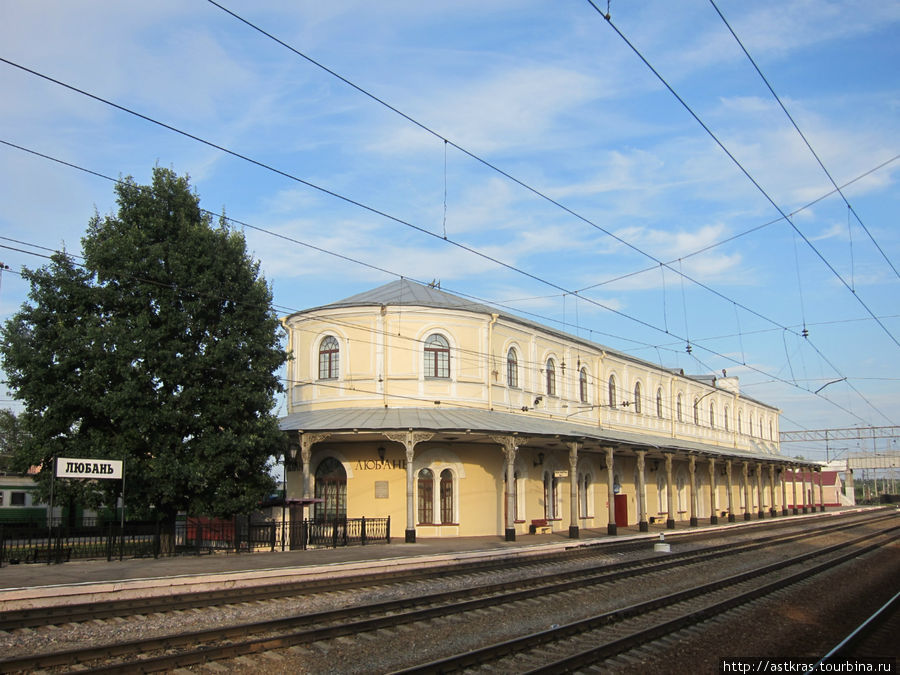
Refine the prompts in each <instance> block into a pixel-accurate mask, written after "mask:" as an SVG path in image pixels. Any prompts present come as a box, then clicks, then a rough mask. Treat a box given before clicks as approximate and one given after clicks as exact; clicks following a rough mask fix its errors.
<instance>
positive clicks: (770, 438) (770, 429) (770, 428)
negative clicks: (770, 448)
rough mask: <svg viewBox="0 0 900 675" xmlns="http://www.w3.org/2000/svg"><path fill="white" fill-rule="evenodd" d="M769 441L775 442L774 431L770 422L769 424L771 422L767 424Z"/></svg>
mask: <svg viewBox="0 0 900 675" xmlns="http://www.w3.org/2000/svg"><path fill="white" fill-rule="evenodd" d="M769 440H770V441H774V440H775V431H774V427H773V426H772V422H771V421H770V422H769Z"/></svg>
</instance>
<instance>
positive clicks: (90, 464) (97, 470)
mask: <svg viewBox="0 0 900 675" xmlns="http://www.w3.org/2000/svg"><path fill="white" fill-rule="evenodd" d="M124 466H125V462H124V461H123V460H121V459H85V458H81V457H57V458H56V467H55V471H54V472H53V478H88V479H94V480H121V481H122V519H121V523H122V525H121V532H120V538H119V560H121V559H122V556H123V553H124V546H125V470H124ZM50 493H51V497H50V510H51V515H52V511H53V497H52V494H53V483H51V484H50ZM48 543H49V542H48Z"/></svg>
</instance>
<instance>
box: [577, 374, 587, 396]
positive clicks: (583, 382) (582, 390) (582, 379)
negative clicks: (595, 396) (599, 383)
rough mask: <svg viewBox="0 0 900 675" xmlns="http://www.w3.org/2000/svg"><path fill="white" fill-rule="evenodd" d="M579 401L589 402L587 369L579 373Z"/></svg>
mask: <svg viewBox="0 0 900 675" xmlns="http://www.w3.org/2000/svg"><path fill="white" fill-rule="evenodd" d="M578 399H579V400H580V401H581V402H582V403H587V402H588V381H587V368H582V369H581V370H580V371H578Z"/></svg>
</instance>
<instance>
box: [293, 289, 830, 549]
mask: <svg viewBox="0 0 900 675" xmlns="http://www.w3.org/2000/svg"><path fill="white" fill-rule="evenodd" d="M282 323H283V325H284V327H285V330H286V331H287V334H288V351H289V354H290V357H291V358H290V360H289V361H288V364H287V391H286V395H287V407H288V410H287V415H286V416H285V417H284V418H282V419H281V428H282V430H283V431H284V432H285V433H286V434H287V435H288V440H289V448H290V450H289V452H288V455H287V457H286V464H287V468H288V470H287V473H286V475H287V496H288V497H289V498H294V499H297V500H301V501H303V502H307V503H312V505H311V506H310V507H309V508H310V509H311V512H310V513H309V514H308V517H311V518H314V519H334V518H345V517H346V518H359V517H378V518H384V517H388V516H389V517H390V518H391V522H392V524H393V526H392V529H393V531H394V532H397V530H398V529H399V527H400V526H402V527H403V529H404V530H405V537H406V541H410V542H412V541H415V540H416V537H455V536H478V535H500V536H505V537H506V539H508V540H514V539H515V538H516V537H517V536H520V535H525V534H528V533H531V532H542V531H552V532H563V533H568V535H569V536H571V537H573V538H576V537H579V536H581V533H582V532H583V531H585V530H587V531H596V530H600V531H603V532H606V533H608V534H616V533H617V531H618V529H619V528H622V527H626V526H638V527H639V528H640V529H641V530H642V531H646V530H648V529H649V527H650V525H654V524H655V525H657V526H662V527H665V528H674V527H675V526H676V523H678V522H680V521H685V522H686V523H687V524H690V525H696V524H698V523H700V522H701V521H702V522H712V523H716V522H719V520H720V519H728V520H735V519H739V520H743V519H751V518H764V517H774V516H778V515H786V514H787V513H797V512H805V511H807V510H808V509H816V508H823V507H821V502H822V499H821V496H822V493H821V487H819V492H818V495H817V496H818V500H816V499H815V498H814V496H815V493H814V492H813V495H814V496H813V497H811V496H810V493H809V492H808V491H807V489H803V488H801V489H800V490H799V492H798V484H797V483H796V482H793V481H792V480H791V478H792V477H793V476H796V475H799V472H801V471H805V472H810V471H815V470H816V469H817V468H818V467H817V465H815V463H811V462H805V461H803V460H795V459H790V458H786V457H784V456H783V455H782V454H781V452H780V449H779V442H778V431H779V412H780V411H779V410H778V409H777V408H775V407H773V406H771V405H768V404H766V403H764V402H761V401H758V400H755V399H753V398H751V397H748V396H745V395H743V394H742V393H741V391H740V386H739V382H738V379H737V378H736V377H727V376H725V375H724V373H723V376H722V377H717V376H712V375H701V376H691V375H687V374H685V373H683V372H682V371H680V370H673V369H666V368H663V367H660V366H659V365H658V364H654V363H651V362H648V361H644V360H641V359H639V358H635V357H633V356H630V355H628V354H625V353H623V352H620V351H617V350H614V349H610V348H608V347H604V346H603V345H600V344H597V343H595V342H592V341H589V340H585V339H582V338H580V337H577V336H574V335H570V334H567V333H565V332H562V331H559V330H557V329H555V328H551V327H548V326H544V325H541V324H539V323H536V322H533V321H530V320H528V319H525V318H522V317H520V316H517V315H514V314H512V313H509V312H507V311H504V310H501V309H497V308H494V307H490V306H487V305H483V304H478V303H476V302H473V301H471V300H469V299H466V298H463V297H460V296H457V295H454V294H451V293H448V292H445V291H442V290H441V289H440V288H437V287H433V286H423V285H421V284H417V283H414V282H411V281H409V280H406V279H401V280H399V281H394V282H392V283H389V284H386V285H384V286H381V287H378V288H375V289H373V290H370V291H367V292H364V293H360V294H358V295H354V296H352V297H350V298H346V299H345V300H341V301H339V302H335V303H333V304H330V305H325V306H322V307H316V308H312V309H308V310H304V311H301V312H297V313H294V314H291V315H290V316H287V317H285V318H284V319H282ZM807 487H808V485H807ZM788 505H790V507H788Z"/></svg>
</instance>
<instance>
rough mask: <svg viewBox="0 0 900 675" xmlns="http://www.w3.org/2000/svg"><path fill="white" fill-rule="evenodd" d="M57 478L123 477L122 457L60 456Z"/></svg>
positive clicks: (57, 461)
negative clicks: (84, 457) (86, 457)
mask: <svg viewBox="0 0 900 675" xmlns="http://www.w3.org/2000/svg"><path fill="white" fill-rule="evenodd" d="M56 477H57V478H98V479H103V478H115V479H120V478H122V460H120V459H82V458H77V459H76V458H70V457H60V458H58V459H57V460H56Z"/></svg>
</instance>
